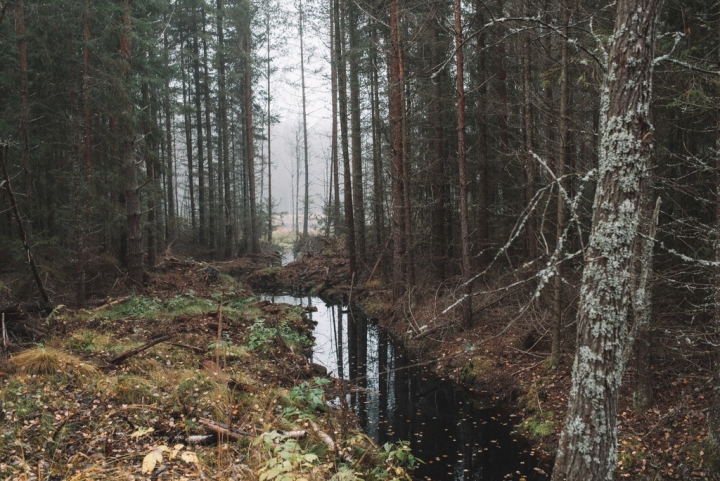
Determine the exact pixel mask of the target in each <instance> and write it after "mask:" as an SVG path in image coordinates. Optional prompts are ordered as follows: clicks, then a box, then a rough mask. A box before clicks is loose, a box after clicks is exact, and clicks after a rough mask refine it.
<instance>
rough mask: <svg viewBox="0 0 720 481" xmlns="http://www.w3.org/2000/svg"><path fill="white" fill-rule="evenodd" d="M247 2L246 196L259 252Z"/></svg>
mask: <svg viewBox="0 0 720 481" xmlns="http://www.w3.org/2000/svg"><path fill="white" fill-rule="evenodd" d="M246 4H247V23H246V24H245V32H244V33H243V42H244V46H245V136H246V137H245V144H246V145H245V151H246V152H247V157H246V158H245V165H246V173H247V181H248V196H249V199H248V200H249V204H250V250H251V252H252V253H253V254H258V253H260V236H259V234H258V219H257V208H256V205H255V147H254V145H255V142H254V139H253V137H254V135H253V133H254V132H253V115H252V107H253V98H252V95H253V94H252V51H251V45H250V41H251V36H252V30H251V28H250V17H251V11H252V8H253V6H252V3H251V2H250V0H247V1H246Z"/></svg>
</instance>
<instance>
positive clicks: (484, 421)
mask: <svg viewBox="0 0 720 481" xmlns="http://www.w3.org/2000/svg"><path fill="white" fill-rule="evenodd" d="M266 298H267V299H269V300H272V301H273V302H284V303H288V304H295V305H303V306H314V307H315V308H317V311H315V312H309V316H310V317H311V318H312V320H314V321H316V322H317V326H316V327H315V330H314V336H315V345H314V348H313V352H312V356H311V361H312V362H314V363H317V364H321V365H323V366H324V367H325V368H327V370H328V374H329V375H331V376H335V377H338V378H342V379H350V380H354V384H356V385H357V386H358V388H359V389H356V390H353V392H352V393H350V394H347V395H346V401H347V403H348V405H349V406H350V407H351V408H352V409H354V410H355V412H356V414H357V415H358V417H359V418H360V420H361V422H362V424H363V428H364V429H365V432H366V434H367V435H368V436H369V437H370V438H371V439H373V440H374V441H375V443H377V444H379V445H380V444H384V443H386V442H393V441H397V440H400V439H403V440H409V441H410V443H411V447H412V450H413V453H414V454H415V455H416V456H418V457H419V458H421V459H423V460H424V461H425V462H426V463H427V464H425V465H422V466H421V467H420V468H419V469H418V470H417V471H416V472H415V478H416V479H420V480H425V479H427V480H456V481H486V480H488V481H489V480H493V481H495V480H502V479H516V480H517V479H520V478H521V477H524V478H525V479H527V480H545V479H547V477H546V476H545V475H543V474H542V473H541V472H538V471H537V470H536V469H535V468H536V467H537V465H538V461H537V459H535V457H534V456H533V455H532V453H531V452H530V450H529V448H528V446H527V444H526V443H525V442H523V441H522V440H520V439H516V437H515V436H513V435H512V434H511V431H512V424H513V418H512V417H511V416H509V415H508V414H506V413H504V412H503V411H502V409H498V408H497V407H493V408H488V407H486V406H482V405H480V404H478V403H477V402H475V401H473V400H472V399H471V398H469V397H468V396H466V394H465V393H464V392H463V391H462V390H459V389H456V388H455V387H454V386H453V385H452V384H451V383H450V382H448V381H446V380H444V379H441V378H439V377H438V376H437V375H436V374H434V373H432V372H430V370H429V369H428V368H418V367H409V366H410V361H409V360H408V359H407V358H406V356H404V355H403V353H402V352H401V350H400V349H398V348H396V346H394V345H393V342H392V340H391V339H390V338H389V337H388V336H387V334H385V333H384V332H383V331H382V330H380V329H379V328H378V327H377V326H376V325H375V324H373V323H372V322H369V320H368V318H367V317H365V316H363V315H361V314H360V313H358V312H357V311H353V310H351V309H349V308H348V307H347V306H344V305H333V304H326V303H325V302H324V301H323V300H321V299H320V298H317V297H294V296H267V297H266ZM543 468H544V469H545V470H547V467H546V466H543Z"/></svg>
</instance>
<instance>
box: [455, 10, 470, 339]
mask: <svg viewBox="0 0 720 481" xmlns="http://www.w3.org/2000/svg"><path fill="white" fill-rule="evenodd" d="M460 3H461V2H460V0H455V59H456V75H457V86H456V92H457V118H458V120H457V136H458V181H459V183H460V243H461V249H462V279H463V284H464V285H465V289H463V290H464V292H463V295H465V296H466V297H465V300H464V301H463V310H462V311H463V315H462V316H463V324H464V325H465V327H466V328H471V327H472V284H471V283H470V229H469V226H468V199H467V184H468V180H467V162H466V160H465V84H464V71H463V69H464V62H463V32H462V12H461V10H460Z"/></svg>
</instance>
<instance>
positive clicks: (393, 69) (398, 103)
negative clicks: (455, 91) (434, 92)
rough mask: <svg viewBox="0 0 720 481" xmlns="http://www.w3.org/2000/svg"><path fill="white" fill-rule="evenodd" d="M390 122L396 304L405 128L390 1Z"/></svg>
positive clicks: (401, 277) (401, 280)
mask: <svg viewBox="0 0 720 481" xmlns="http://www.w3.org/2000/svg"><path fill="white" fill-rule="evenodd" d="M389 8H390V54H389V55H390V72H389V73H390V122H391V125H392V184H393V196H392V197H393V214H392V215H393V219H392V220H393V269H392V281H393V302H398V301H399V300H400V298H401V297H402V296H403V295H405V291H406V281H407V279H406V278H405V268H406V264H405V261H406V257H405V248H406V246H405V222H407V221H408V220H409V219H405V205H404V203H405V196H404V192H403V191H404V184H403V158H404V156H403V150H404V148H405V146H404V145H403V126H402V110H403V108H404V107H403V103H402V89H403V83H402V79H401V76H400V49H401V46H400V30H399V25H398V0H390V6H389Z"/></svg>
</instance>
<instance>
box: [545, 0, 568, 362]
mask: <svg viewBox="0 0 720 481" xmlns="http://www.w3.org/2000/svg"><path fill="white" fill-rule="evenodd" d="M562 11H563V14H562V15H563V31H564V33H565V37H564V38H563V39H562V43H561V47H560V52H561V53H560V55H561V60H560V63H561V65H560V69H561V70H560V72H561V73H560V122H559V124H558V130H559V131H560V132H559V133H560V149H559V150H560V151H559V152H558V157H557V159H558V160H557V166H556V169H555V176H556V177H557V178H558V179H560V180H559V181H558V185H557V218H556V221H555V239H556V242H557V244H556V248H557V249H562V247H563V246H562V245H561V242H562V236H563V232H564V231H565V199H564V198H563V195H562V192H561V191H562V190H563V189H564V188H565V186H566V185H567V182H565V180H564V179H563V177H564V176H565V167H566V165H567V152H568V130H569V126H568V122H569V118H568V101H569V92H568V91H569V85H570V84H569V82H568V62H569V52H568V39H567V35H568V34H569V27H568V25H569V22H570V0H563V5H562ZM562 258H563V256H559V257H558V261H557V262H556V264H555V279H553V319H554V322H553V331H552V346H551V348H550V351H551V354H550V358H551V365H552V366H553V367H557V365H558V363H559V362H560V340H561V336H562V312H563V309H562V295H563V288H562V277H563V264H562Z"/></svg>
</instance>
